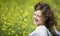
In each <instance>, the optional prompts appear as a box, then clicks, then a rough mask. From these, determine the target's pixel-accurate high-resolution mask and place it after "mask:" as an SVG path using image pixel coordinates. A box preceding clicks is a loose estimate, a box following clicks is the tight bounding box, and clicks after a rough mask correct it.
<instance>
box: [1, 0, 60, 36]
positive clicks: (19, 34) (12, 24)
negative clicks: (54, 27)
mask: <svg viewBox="0 0 60 36" xmlns="http://www.w3.org/2000/svg"><path fill="white" fill-rule="evenodd" d="M39 1H42V0H0V36H28V34H29V33H31V32H32V31H33V30H34V29H35V28H36V26H35V25H34V24H33V17H32V16H33V13H34V5H35V4H36V3H38V2H39ZM43 1H44V2H46V3H48V4H49V5H50V6H51V7H52V8H53V10H54V12H55V15H56V17H57V22H58V23H57V24H58V30H59V31H60V0H43Z"/></svg>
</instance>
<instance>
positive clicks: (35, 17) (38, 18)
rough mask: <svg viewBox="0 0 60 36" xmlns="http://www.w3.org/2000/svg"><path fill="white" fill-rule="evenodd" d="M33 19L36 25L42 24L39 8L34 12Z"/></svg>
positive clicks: (42, 19) (42, 18)
mask: <svg viewBox="0 0 60 36" xmlns="http://www.w3.org/2000/svg"><path fill="white" fill-rule="evenodd" d="M33 21H34V24H36V25H38V26H39V25H43V24H44V17H43V15H42V11H41V10H37V11H35V12H34V15H33Z"/></svg>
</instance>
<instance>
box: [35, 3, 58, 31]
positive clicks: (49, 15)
mask: <svg viewBox="0 0 60 36" xmlns="http://www.w3.org/2000/svg"><path fill="white" fill-rule="evenodd" d="M37 10H41V11H42V14H43V17H44V19H46V20H45V26H46V27H47V29H48V30H49V31H50V32H51V31H53V30H52V29H53V26H54V25H57V22H56V17H55V15H54V12H53V11H52V9H51V7H50V5H48V4H47V3H40V2H39V3H37V4H36V5H35V6H34V11H37Z"/></svg>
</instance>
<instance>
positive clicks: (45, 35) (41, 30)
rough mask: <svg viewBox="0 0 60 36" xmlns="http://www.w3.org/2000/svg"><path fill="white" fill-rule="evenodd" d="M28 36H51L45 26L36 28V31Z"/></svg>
mask: <svg viewBox="0 0 60 36" xmlns="http://www.w3.org/2000/svg"><path fill="white" fill-rule="evenodd" d="M28 36H52V35H51V33H50V32H49V30H48V29H47V28H46V27H45V26H38V27H37V28H36V30H35V31H33V32H32V33H31V34H29V35H28Z"/></svg>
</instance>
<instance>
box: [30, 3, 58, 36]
mask: <svg viewBox="0 0 60 36" xmlns="http://www.w3.org/2000/svg"><path fill="white" fill-rule="evenodd" d="M33 18H34V24H36V25H37V28H36V29H35V31H33V32H32V33H31V34H29V36H56V35H55V29H56V25H57V23H56V20H55V15H54V13H53V11H52V10H51V8H50V6H49V5H48V4H46V3H40V2H39V3H37V4H36V5H35V6H34V15H33ZM56 31H57V30H56Z"/></svg>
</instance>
